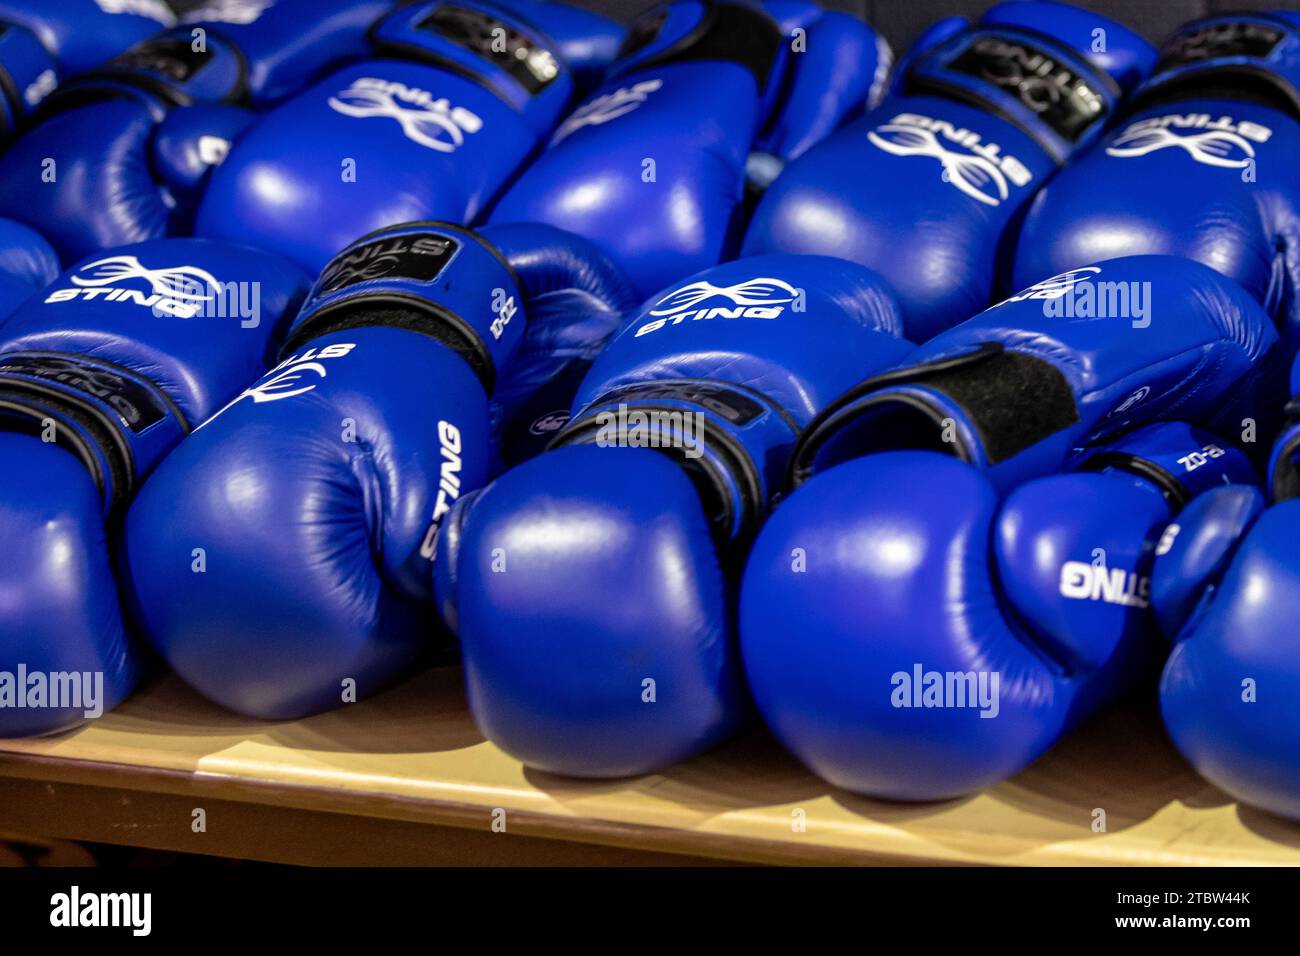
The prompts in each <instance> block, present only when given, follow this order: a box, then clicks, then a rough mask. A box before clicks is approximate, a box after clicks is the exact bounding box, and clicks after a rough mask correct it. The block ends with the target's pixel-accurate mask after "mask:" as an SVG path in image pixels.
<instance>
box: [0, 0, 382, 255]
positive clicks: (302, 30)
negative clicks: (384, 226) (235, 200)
mask: <svg viewBox="0 0 1300 956" xmlns="http://www.w3.org/2000/svg"><path fill="white" fill-rule="evenodd" d="M387 8H388V3H387V2H386V0H367V2H358V0H280V2H278V3H276V4H273V5H270V6H267V7H265V8H263V9H262V12H261V14H260V15H259V16H258V17H256V18H255V19H252V20H249V18H248V17H245V16H238V14H239V10H237V9H236V10H232V11H227V13H228V14H229V15H230V16H231V17H232V20H231V22H203V23H193V24H188V25H186V26H182V27H176V28H174V29H173V30H170V31H167V32H164V33H162V34H159V35H158V36H156V37H153V38H152V39H149V40H146V41H144V42H142V43H139V44H137V45H135V46H133V47H132V48H131V49H129V50H127V51H126V52H125V53H122V54H121V55H119V56H118V57H116V58H115V59H114V60H112V61H111V62H110V63H108V64H107V65H106V66H104V67H101V68H100V69H99V70H97V71H96V72H94V73H92V74H87V75H85V76H82V77H80V78H78V79H77V80H76V81H74V82H69V83H65V84H64V85H63V86H61V87H60V88H59V89H58V91H57V92H56V93H55V94H54V95H53V96H51V97H50V98H49V99H48V100H46V103H45V107H44V113H43V116H42V118H41V119H40V122H39V123H37V125H36V126H34V127H33V128H32V129H31V130H30V131H29V132H28V133H27V134H26V135H24V136H23V137H21V138H20V139H19V140H18V141H17V142H15V143H14V144H13V145H12V146H10V148H9V149H8V151H7V152H5V153H4V154H3V155H2V156H0V215H5V216H9V217H10V218H13V219H17V220H18V221H20V222H24V223H26V224H27V225H30V226H32V227H33V228H35V229H38V230H40V231H41V232H42V233H43V234H44V235H46V236H47V237H48V238H49V240H50V242H51V243H52V244H53V245H54V247H55V249H57V250H58V252H59V254H60V255H61V256H63V258H64V259H68V260H70V259H77V258H81V257H83V256H87V255H90V254H91V253H93V252H94V251H96V250H100V249H104V248H107V247H109V246H115V245H120V244H123V243H127V242H137V241H141V240H145V239H152V238H158V237H160V236H165V235H172V234H177V233H180V232H186V231H188V229H189V224H190V220H191V218H192V215H193V206H194V203H195V202H196V201H197V194H198V192H199V190H200V187H201V185H202V183H203V181H204V178H205V174H206V173H207V172H208V171H209V170H210V168H211V167H212V165H214V164H216V163H218V162H220V161H221V159H222V158H223V157H224V156H225V153H226V151H227V150H228V149H229V145H230V142H231V140H233V139H234V138H235V137H236V136H237V135H239V133H241V132H242V131H243V129H244V128H245V127H246V126H247V125H248V124H249V123H250V122H251V121H252V118H253V114H252V113H250V112H249V111H248V110H247V109H245V108H243V107H249V106H258V105H264V104H266V103H268V102H270V101H271V100H273V99H275V98H277V97H282V96H284V95H285V94H286V93H287V92H289V91H291V90H292V89H294V88H295V87H296V86H298V85H300V84H302V83H304V82H306V81H307V80H309V79H311V78H312V77H313V76H314V74H315V73H316V72H317V71H318V70H320V69H321V68H322V67H324V66H326V65H327V64H329V63H331V62H333V61H334V60H335V59H338V58H340V57H350V56H354V55H356V54H357V53H358V52H359V50H360V48H361V40H362V38H363V36H364V31H365V29H366V27H367V26H368V25H369V23H370V22H371V21H372V20H373V19H374V18H375V17H377V16H379V14H380V13H381V12H382V11H384V10H386V9H387ZM230 238H233V239H235V240H236V241H240V242H244V241H249V240H250V239H252V238H254V237H252V236H251V235H240V236H233V237H230Z"/></svg>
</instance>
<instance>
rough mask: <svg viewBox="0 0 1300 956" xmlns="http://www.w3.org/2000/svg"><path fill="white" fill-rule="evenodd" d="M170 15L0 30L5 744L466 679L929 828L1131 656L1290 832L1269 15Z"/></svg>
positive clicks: (1293, 718)
mask: <svg viewBox="0 0 1300 956" xmlns="http://www.w3.org/2000/svg"><path fill="white" fill-rule="evenodd" d="M181 7H182V4H181V3H179V2H170V0H139V2H134V3H130V4H126V3H120V2H110V0H63V2H61V3H58V4H51V3H48V2H44V0H0V22H2V23H3V32H2V33H0V100H2V104H0V105H2V109H0V120H2V123H0V135H3V138H4V141H5V142H4V147H3V150H2V151H0V217H4V219H3V221H0V313H3V316H4V318H3V320H2V321H0V736H22V735H32V734H44V733H51V732H56V731H63V730H66V729H68V728H70V727H75V726H77V725H79V724H80V723H81V722H82V721H83V720H85V719H86V718H87V715H88V714H91V713H99V712H103V711H106V710H109V709H111V708H112V707H114V706H116V705H118V704H119V703H121V702H122V701H123V700H124V699H126V698H127V696H128V695H130V694H131V692H132V691H133V690H134V689H135V688H136V687H137V686H138V685H139V683H140V682H141V680H142V679H144V678H145V677H146V676H147V675H148V673H149V672H150V671H152V670H157V669H160V668H161V667H163V666H166V667H169V668H171V669H172V670H174V671H175V672H176V673H177V674H178V675H179V676H180V677H181V678H182V679H183V680H185V681H186V682H187V683H188V684H190V685H191V686H192V687H193V688H195V689H196V690H197V691H198V692H199V693H201V694H203V695H205V696H206V697H208V698H210V699H212V700H214V701H216V702H218V703H220V704H221V705H224V706H225V707H228V708H230V709H232V710H235V711H237V712H239V713H242V714H247V715H250V716H254V717H259V718H267V719H292V718H298V717H302V716H305V715H309V714H313V713H318V712H321V711H324V710H327V709H330V708H334V707H340V706H346V705H348V704H350V703H351V702H354V701H358V700H365V699H368V698H370V697H372V696H374V695H375V694H377V693H379V692H381V691H382V690H383V689H384V688H385V687H386V686H388V685H390V684H391V683H393V682H394V681H396V680H398V679H401V678H402V677H404V676H406V675H408V674H409V673H410V672H411V671H412V670H413V669H415V668H418V667H419V666H421V665H422V664H425V663H428V662H429V661H431V660H436V659H437V655H438V654H440V653H443V652H445V650H446V648H448V647H454V648H458V650H459V656H460V659H461V660H462V662H463V665H464V673H465V677H466V681H467V685H468V692H469V702H470V706H471V708H472V710H473V713H474V717H475V719H476V721H477V723H478V725H479V727H480V728H481V730H482V732H483V734H484V735H485V736H487V737H488V738H489V739H490V740H492V741H493V742H495V743H496V744H497V745H498V746H500V747H501V748H503V749H504V750H505V751H507V752H509V753H510V754H512V755H514V756H515V757H517V758H518V759H520V760H521V761H523V762H524V763H526V764H528V765H530V766H532V767H536V768H539V769H542V770H546V771H552V772H556V773H560V774H566V775H574V776H579V777H611V776H622V775H628V774H639V773H646V772H652V771H655V770H659V769H662V768H665V767H668V766H670V765H672V764H674V763H676V762H678V761H681V760H685V759H687V758H690V757H692V756H693V755H695V754H697V753H700V752H702V751H703V750H705V749H707V748H709V747H711V746H714V745H715V744H717V743H719V742H721V741H723V740H725V739H727V738H728V737H730V736H731V735H733V734H735V733H736V732H738V731H739V730H740V729H741V728H743V727H744V726H745V725H746V724H747V723H749V722H752V721H755V720H759V719H761V720H762V721H764V722H765V723H766V724H767V725H768V726H769V727H770V728H771V730H772V731H773V732H774V733H775V735H776V736H777V737H778V738H779V739H780V741H781V742H782V743H783V744H784V745H785V746H786V747H788V748H789V749H790V750H791V751H792V752H793V753H794V754H795V755H797V756H798V758H799V759H800V760H802V761H803V762H804V763H805V764H807V766H808V767H810V768H811V769H812V770H813V771H815V772H816V773H817V774H819V775H821V776H822V777H824V778H825V779H826V780H828V781H830V782H831V783H833V784H836V785H838V786H841V787H844V788H847V789H848V790H851V791H854V792H857V793H862V794H867V795H872V796H879V797H884V798H890V799H901V800H931V799H938V798H946V797H951V796H954V795H958V794H964V793H968V792H971V791H974V790H978V789H979V788H982V787H985V786H988V785H990V784H992V783H995V782H997V781H999V780H1002V779H1005V778H1007V777H1009V776H1011V775H1013V774H1015V773H1017V772H1018V771H1019V770H1021V769H1022V768H1024V767H1025V766H1027V765H1028V764H1029V763H1030V762H1032V761H1033V760H1035V759H1036V758H1037V757H1038V756H1039V755H1041V754H1042V753H1043V752H1044V751H1046V750H1047V749H1048V748H1049V747H1051V746H1052V745H1053V744H1054V743H1056V742H1057V741H1059V740H1060V739H1061V738H1062V737H1063V736H1064V735H1066V734H1067V733H1069V732H1070V731H1071V729H1072V728H1074V727H1076V726H1077V725H1078V724H1080V723H1081V722H1082V721H1084V720H1086V719H1087V718H1088V717H1090V716H1091V715H1093V714H1095V713H1096V712H1097V711H1098V710H1099V709H1100V708H1101V707H1103V706H1105V705H1106V703H1107V702H1108V701H1110V700H1111V699H1113V698H1114V697H1115V696H1116V695H1118V694H1120V693H1121V692H1124V691H1125V690H1126V689H1128V688H1131V687H1134V686H1138V687H1141V686H1142V685H1143V682H1147V686H1150V687H1154V685H1155V678H1156V675H1157V674H1158V673H1159V668H1160V667H1162V666H1163V676H1162V677H1161V678H1160V681H1159V683H1160V696H1161V703H1162V713H1163V717H1164V721H1165V724H1166V726H1167V727H1168V730H1169V733H1170V735H1171V736H1172V738H1173V740H1174V742H1175V743H1176V744H1177V746H1178V747H1179V748H1180V749H1181V750H1182V752H1183V753H1184V754H1185V755H1186V756H1187V758H1188V759H1189V760H1190V761H1191V762H1192V763H1193V764H1194V765H1195V766H1196V767H1197V768H1198V769H1199V770H1200V771H1201V772H1202V773H1204V774H1205V775H1206V776H1207V777H1208V778H1209V779H1211V780H1212V781H1213V782H1215V783H1216V784H1218V785H1220V786H1222V787H1223V788H1224V789H1225V790H1227V791H1229V792H1230V793H1231V794H1233V795H1235V796H1237V797H1239V798H1241V799H1242V800H1245V801H1248V802H1250V803H1254V804H1257V805H1259V806H1263V807H1266V808H1268V809H1270V810H1273V811H1275V812H1278V813H1281V814H1283V815H1287V816H1291V817H1295V818H1298V819H1300V721H1298V720H1297V713H1296V708H1297V706H1298V705H1300V631H1297V625H1296V623H1295V622H1296V621H1297V620H1300V425H1292V426H1290V427H1288V425H1287V420H1288V415H1291V414H1293V411H1289V410H1288V408H1287V394H1288V393H1287V381H1286V372H1287V367H1288V364H1289V363H1290V361H1291V360H1292V358H1293V356H1294V353H1295V351H1296V349H1297V347H1300V162H1297V159H1298V158H1300V15H1294V14H1287V13H1277V12H1261V13H1252V14H1234V15H1221V16H1217V17H1214V18H1211V19H1209V20H1203V21H1198V22H1194V23H1191V24H1189V25H1187V26H1186V27H1185V28H1184V29H1183V30H1181V31H1180V32H1179V33H1178V34H1177V35H1176V36H1175V37H1174V38H1173V39H1172V40H1170V41H1169V42H1168V44H1167V45H1166V46H1165V47H1164V48H1163V49H1162V50H1160V51H1157V50H1156V48H1154V47H1153V46H1151V45H1150V44H1148V43H1147V41H1145V40H1144V39H1142V38H1141V37H1139V36H1137V35H1135V34H1134V33H1132V32H1131V31H1129V30H1127V29H1126V28H1125V27H1123V26H1122V25H1120V24H1118V23H1115V22H1113V21H1111V20H1108V19H1106V18H1103V17H1101V16H1099V15H1096V14H1093V13H1090V12H1087V11H1085V10H1082V9H1079V8H1076V7H1072V6H1068V5H1064V4H1057V3H1047V2H1007V3H1001V4H999V5H997V6H994V7H992V8H991V9H990V10H988V11H987V13H985V14H984V15H983V17H982V18H980V19H979V20H978V22H968V21H966V20H964V19H960V18H951V19H946V20H943V21H940V22H939V23H937V24H936V25H935V26H934V27H933V28H931V29H930V30H929V31H927V32H926V33H925V34H924V35H923V36H922V38H921V39H920V40H919V41H918V42H917V43H916V45H915V46H914V47H913V48H912V49H911V50H910V51H909V52H908V53H907V54H906V55H905V56H903V57H902V58H901V59H900V61H899V62H897V63H894V62H893V58H892V56H891V54H890V51H889V48H888V46H887V45H886V44H885V43H884V41H883V40H882V39H881V38H880V37H878V36H877V35H876V34H875V33H874V32H873V31H872V30H871V29H870V28H869V27H868V26H867V25H866V24H864V23H862V22H860V21H859V20H857V19H855V18H853V17H851V16H848V15H846V14H842V13H834V12H825V11H823V10H821V9H819V8H818V7H817V6H816V5H814V4H813V3H811V2H807V0H762V2H760V0H718V2H703V0H678V2H672V3H668V4H664V5H662V6H659V7H655V8H653V9H651V10H650V11H649V12H647V13H646V14H645V15H643V16H642V17H641V18H640V19H639V20H638V21H637V22H636V23H634V24H633V25H632V26H631V27H630V28H624V27H622V26H620V25H618V24H616V23H614V22H613V21H611V20H609V19H606V18H605V17H603V16H599V15H596V14H593V13H590V12H586V11H583V10H580V9H577V8H574V7H570V6H566V5H564V4H560V3H552V2H541V0H420V2H409V3H400V4H399V3H396V2H395V0H227V2H220V0H203V2H198V3H189V4H188V5H185V9H180V8H181ZM1291 391H1292V392H1295V393H1300V365H1298V366H1297V370H1296V373H1295V374H1294V376H1293V381H1292V382H1291ZM1279 435H1280V436H1281V437H1280V438H1279V437H1277V436H1279ZM1275 439H1276V440H1275ZM1270 449H1271V451H1270ZM1261 476H1263V480H1261ZM453 636H454V637H453Z"/></svg>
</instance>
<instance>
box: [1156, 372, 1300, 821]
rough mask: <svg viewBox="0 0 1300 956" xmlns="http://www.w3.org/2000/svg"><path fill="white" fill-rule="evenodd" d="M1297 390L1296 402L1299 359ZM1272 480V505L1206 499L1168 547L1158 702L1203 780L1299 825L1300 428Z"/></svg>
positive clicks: (1287, 440) (1249, 498) (1227, 492)
mask: <svg viewBox="0 0 1300 956" xmlns="http://www.w3.org/2000/svg"><path fill="white" fill-rule="evenodd" d="M1291 385H1292V390H1293V392H1294V393H1297V394H1300V388H1297V386H1300V360H1298V361H1297V364H1296V367H1295V369H1293V371H1292V382H1291ZM1269 483H1270V492H1271V496H1272V498H1273V499H1274V501H1276V502H1277V503H1276V504H1274V505H1273V506H1272V507H1266V502H1265V498H1264V496H1263V495H1262V494H1260V493H1259V492H1258V491H1257V490H1256V489H1254V488H1251V487H1249V486H1245V485H1238V486H1233V487H1231V488H1221V489H1217V490H1215V491H1211V492H1207V493H1206V494H1204V495H1202V496H1201V497H1200V498H1197V499H1196V500H1195V501H1194V502H1192V504H1191V505H1189V506H1188V508H1187V510H1186V511H1185V512H1184V513H1183V514H1182V515H1180V516H1179V519H1178V521H1177V523H1176V524H1174V525H1171V526H1170V528H1169V530H1168V531H1167V532H1166V535H1165V538H1164V540H1163V541H1162V542H1161V550H1160V553H1159V556H1158V557H1157V558H1156V564H1155V570H1154V571H1153V573H1152V603H1153V605H1154V606H1155V608H1156V612H1157V615H1158V617H1159V619H1160V624H1161V628H1162V630H1163V631H1164V633H1165V635H1166V636H1167V637H1168V638H1169V639H1170V641H1172V642H1173V643H1174V646H1173V650H1172V652H1171V653H1170V655H1169V660H1168V661H1167V663H1166V664H1165V671H1164V676H1163V679H1162V680H1161V684H1160V706H1161V712H1162V713H1163V715H1164V719H1165V726H1166V728H1167V729H1168V731H1169V736H1170V737H1171V738H1172V739H1173V741H1174V743H1175V744H1176V745H1177V746H1178V749H1179V750H1180V751H1182V753H1183V755H1184V756H1185V757H1186V758H1187V759H1188V760H1189V761H1190V762H1191V764H1192V766H1194V767H1195V768H1196V769H1197V770H1198V771H1200V773H1202V774H1203V775H1204V776H1205V777H1206V778H1207V779H1209V780H1210V781H1211V782H1212V783H1214V784H1216V785H1217V786H1219V787H1221V788H1222V789H1223V790H1225V791H1227V792H1228V793H1230V794H1232V795H1233V796H1234V797H1236V798H1238V799H1240V800H1242V801H1244V802H1246V803H1249V804H1253V805H1255V806H1258V807H1263V808H1264V809H1266V810H1270V811H1272V812H1274V813H1279V814H1282V815H1283V816H1286V817H1290V818H1291V819H1293V820H1300V732H1297V731H1296V724H1295V720H1294V715H1295V712H1296V708H1297V706H1300V666H1298V665H1297V655H1296V653H1295V621H1294V616H1293V612H1296V611H1297V610H1300V608H1297V606H1296V595H1297V594H1298V593H1300V546H1298V545H1297V542H1300V502H1298V501H1297V497H1300V426H1298V425H1292V426H1291V427H1290V428H1288V429H1287V430H1286V431H1285V432H1284V433H1283V435H1282V437H1281V438H1280V439H1279V440H1278V442H1277V444H1276V445H1275V446H1274V449H1273V455H1272V459H1271V461H1270V463H1269Z"/></svg>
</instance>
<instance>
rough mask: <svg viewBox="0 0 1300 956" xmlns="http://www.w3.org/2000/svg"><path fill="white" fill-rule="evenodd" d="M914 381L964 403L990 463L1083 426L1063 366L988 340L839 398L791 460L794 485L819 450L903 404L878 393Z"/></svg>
mask: <svg viewBox="0 0 1300 956" xmlns="http://www.w3.org/2000/svg"><path fill="white" fill-rule="evenodd" d="M907 384H916V385H924V386H925V387H926V388H929V389H932V390H934V391H936V392H940V393H942V394H944V395H946V396H948V398H950V399H951V400H952V401H953V403H954V404H956V405H957V406H959V407H960V408H961V409H962V410H963V411H964V412H965V414H966V418H967V420H968V421H969V422H970V424H971V427H972V428H973V429H974V430H975V432H976V434H977V435H978V436H979V440H980V444H981V446H982V447H983V449H984V455H985V458H986V459H987V460H988V462H989V464H997V463H998V462H1001V461H1005V460H1006V459H1008V458H1010V457H1012V456H1013V455H1016V454H1018V453H1019V452H1022V451H1024V450H1025V449H1026V448H1029V447H1031V446H1032V445H1035V444H1037V443H1038V442H1040V441H1042V440H1043V439H1045V438H1047V437H1049V436H1051V435H1054V434H1055V433H1057V432H1059V431H1061V430H1062V429H1065V428H1068V427H1069V426H1071V425H1074V424H1076V423H1078V421H1079V409H1078V406H1077V405H1076V404H1075V401H1074V392H1073V390H1072V389H1071V388H1070V383H1069V382H1068V381H1067V380H1066V378H1065V376H1064V375H1063V374H1062V373H1061V370H1060V369H1058V368H1057V367H1056V366H1055V365H1053V364H1051V363H1050V362H1048V361H1046V360H1045V359H1042V358H1039V357H1038V356H1036V355H1029V354H1026V353H1023V352H1011V351H1007V350H1006V349H1005V348H1003V346H1002V345H1001V344H999V343H996V342H986V343H984V344H983V345H981V346H979V347H978V348H976V349H974V350H973V351H971V352H967V353H965V354H963V355H959V356H954V357H951V358H944V359H940V360H937V361H934V362H927V363H924V364H922V365H916V366H912V367H910V368H903V369H897V370H895V371H892V372H886V373H884V374H883V375H877V376H875V377H873V378H869V379H867V380H866V381H864V382H861V383H859V384H858V385H855V386H854V387H853V388H852V389H850V390H849V391H848V392H846V393H845V394H844V395H842V396H840V397H839V398H837V399H836V400H835V401H834V402H832V403H831V404H830V405H828V406H827V407H826V408H825V409H823V410H822V412H821V413H819V414H818V415H817V417H816V418H814V419H813V421H812V422H811V423H810V424H809V425H808V428H806V429H805V430H804V433H803V435H802V436H801V437H800V440H799V444H798V445H797V446H796V448H795V453H794V456H793V457H792V459H791V462H790V475H789V483H790V486H791V487H797V486H798V485H800V484H802V483H803V482H804V481H806V480H807V479H808V478H809V477H810V476H811V474H812V469H813V461H814V459H815V458H816V456H817V453H818V451H819V450H820V449H821V448H822V447H823V446H824V445H825V444H826V443H827V441H828V440H829V439H830V438H832V437H833V436H834V435H835V434H836V433H837V432H840V431H841V430H842V429H844V428H846V427H850V426H851V425H852V423H853V422H854V421H856V420H857V419H858V418H860V417H861V416H863V415H865V414H867V413H869V412H872V411H875V410H877V409H878V408H879V407H880V406H881V405H883V404H884V403H886V402H895V403H896V402H898V401H901V399H899V398H897V397H896V396H894V395H893V394H887V395H883V396H881V401H880V404H877V403H875V402H873V401H872V400H871V396H872V393H874V392H879V391H881V390H882V389H884V388H887V387H890V386H896V385H907ZM926 447H929V446H928V445H927V446H926ZM880 450H882V451H883V450H885V449H883V448H882V449H880Z"/></svg>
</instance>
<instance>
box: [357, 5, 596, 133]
mask: <svg viewBox="0 0 1300 956" xmlns="http://www.w3.org/2000/svg"><path fill="white" fill-rule="evenodd" d="M370 40H371V43H372V44H373V45H374V46H375V48H376V49H377V50H378V51H379V52H380V53H383V54H393V55H395V56H399V57H402V58H404V59H415V60H423V61H426V62H432V63H435V64H437V65H439V66H441V67H443V68H445V69H447V70H450V71H451V72H453V73H457V74H459V75H461V76H464V77H466V78H468V79H471V80H474V81H475V82H478V83H481V84H483V85H484V86H486V87H487V88H488V89H490V90H491V91H492V92H493V93H494V94H496V95H497V96H499V97H500V98H501V99H502V100H504V101H505V102H506V103H508V104H510V106H511V107H513V108H514V109H516V110H518V111H519V113H521V114H522V115H523V116H524V118H525V119H527V120H528V121H529V122H530V123H531V124H532V125H533V126H534V127H535V128H536V129H537V130H538V132H539V134H540V133H544V132H546V131H549V130H550V129H551V127H552V126H554V125H555V123H556V121H557V120H558V119H559V118H560V115H561V113H562V112H563V110H564V108H565V107H566V106H567V105H568V102H569V99H570V98H571V97H572V95H573V79H572V77H571V76H570V75H569V70H568V67H567V66H566V65H565V64H564V62H563V60H562V59H561V57H560V53H559V50H558V49H557V48H556V46H555V44H553V43H552V42H551V40H550V38H549V37H547V36H546V35H544V34H543V33H541V32H539V31H537V30H536V29H534V28H533V27H532V26H531V25H529V24H528V23H527V22H525V21H524V20H522V19H520V18H519V17H516V16H514V15H512V14H510V13H507V12H506V11H504V10H502V9H498V8H497V7H494V6H491V5H488V4H480V3H478V2H477V0H455V2H452V3H447V2H443V3H420V4H415V5H411V6H404V7H401V8H399V9H397V10H394V11H393V12H392V13H390V14H389V15H388V16H386V17H384V18H383V19H381V20H380V21H379V22H377V23H376V24H375V25H374V26H373V27H372V28H371V30H370Z"/></svg>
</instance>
